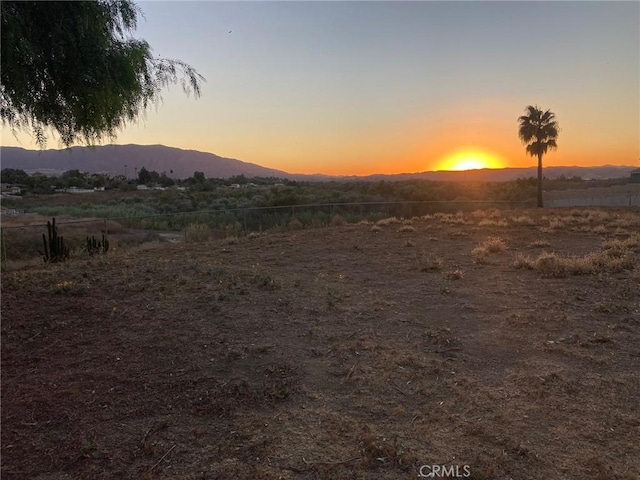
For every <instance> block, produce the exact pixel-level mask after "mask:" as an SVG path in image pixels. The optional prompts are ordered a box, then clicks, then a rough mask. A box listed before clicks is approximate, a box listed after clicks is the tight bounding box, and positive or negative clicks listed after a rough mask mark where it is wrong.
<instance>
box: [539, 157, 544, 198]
mask: <svg viewBox="0 0 640 480" xmlns="http://www.w3.org/2000/svg"><path fill="white" fill-rule="evenodd" d="M543 206H544V205H543V202H542V154H541V153H539V154H538V208H542V207H543Z"/></svg>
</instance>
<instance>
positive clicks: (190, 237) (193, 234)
mask: <svg viewBox="0 0 640 480" xmlns="http://www.w3.org/2000/svg"><path fill="white" fill-rule="evenodd" d="M210 234H211V231H210V230H209V227H208V226H207V225H206V224H204V223H190V224H189V225H187V226H186V227H185V229H184V239H185V242H187V243H195V242H206V241H207V240H209V235H210Z"/></svg>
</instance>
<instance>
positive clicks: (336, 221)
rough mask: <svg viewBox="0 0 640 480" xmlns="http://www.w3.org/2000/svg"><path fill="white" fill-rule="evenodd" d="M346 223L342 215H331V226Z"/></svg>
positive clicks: (339, 225)
mask: <svg viewBox="0 0 640 480" xmlns="http://www.w3.org/2000/svg"><path fill="white" fill-rule="evenodd" d="M346 223H347V221H346V220H345V219H344V217H343V216H342V215H339V214H336V215H334V216H333V218H332V219H331V226H332V227H341V226H342V225H345V224H346Z"/></svg>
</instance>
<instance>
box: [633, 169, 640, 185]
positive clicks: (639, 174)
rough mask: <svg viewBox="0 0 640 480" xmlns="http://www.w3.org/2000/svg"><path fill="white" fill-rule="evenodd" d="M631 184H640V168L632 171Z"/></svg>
mask: <svg viewBox="0 0 640 480" xmlns="http://www.w3.org/2000/svg"><path fill="white" fill-rule="evenodd" d="M631 183H640V168H636V169H635V170H631Z"/></svg>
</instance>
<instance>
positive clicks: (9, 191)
mask: <svg viewBox="0 0 640 480" xmlns="http://www.w3.org/2000/svg"><path fill="white" fill-rule="evenodd" d="M0 191H1V192H2V195H3V196H5V195H20V187H19V186H18V185H10V184H8V183H3V184H2V185H1V186H0Z"/></svg>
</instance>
